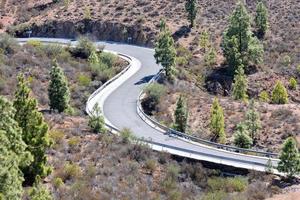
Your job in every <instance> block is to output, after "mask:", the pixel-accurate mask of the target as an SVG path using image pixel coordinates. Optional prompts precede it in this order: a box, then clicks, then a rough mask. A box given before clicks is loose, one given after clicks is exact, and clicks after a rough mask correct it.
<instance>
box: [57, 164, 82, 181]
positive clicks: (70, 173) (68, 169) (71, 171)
mask: <svg viewBox="0 0 300 200" xmlns="http://www.w3.org/2000/svg"><path fill="white" fill-rule="evenodd" d="M79 176H81V169H80V167H79V166H78V165H77V164H70V163H67V164H66V165H65V166H64V168H63V177H61V178H62V179H63V180H70V179H73V178H78V177H79Z"/></svg>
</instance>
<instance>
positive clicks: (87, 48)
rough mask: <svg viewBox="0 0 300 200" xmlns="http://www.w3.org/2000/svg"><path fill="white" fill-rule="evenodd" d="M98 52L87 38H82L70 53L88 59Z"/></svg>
mask: <svg viewBox="0 0 300 200" xmlns="http://www.w3.org/2000/svg"><path fill="white" fill-rule="evenodd" d="M95 51H96V46H95V45H94V43H93V42H92V41H91V40H90V39H88V38H87V37H80V38H79V39H78V43H77V45H76V47H75V48H71V49H70V52H71V54H72V55H73V56H75V57H81V58H85V59H87V58H88V57H89V56H90V55H91V53H92V52H95Z"/></svg>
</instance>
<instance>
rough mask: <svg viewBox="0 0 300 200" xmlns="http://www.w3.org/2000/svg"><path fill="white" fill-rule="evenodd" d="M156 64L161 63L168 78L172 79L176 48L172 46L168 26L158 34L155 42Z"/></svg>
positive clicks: (172, 42) (172, 41)
mask: <svg viewBox="0 0 300 200" xmlns="http://www.w3.org/2000/svg"><path fill="white" fill-rule="evenodd" d="M154 57H155V59H156V63H157V64H159V63H160V64H161V65H162V67H163V68H164V70H165V72H166V76H167V78H168V79H169V80H172V78H173V74H174V66H175V59H176V49H175V47H174V40H173V38H172V36H171V32H170V31H169V30H168V28H167V27H166V28H164V30H162V32H161V33H160V35H159V38H158V40H157V42H156V44H155V54H154Z"/></svg>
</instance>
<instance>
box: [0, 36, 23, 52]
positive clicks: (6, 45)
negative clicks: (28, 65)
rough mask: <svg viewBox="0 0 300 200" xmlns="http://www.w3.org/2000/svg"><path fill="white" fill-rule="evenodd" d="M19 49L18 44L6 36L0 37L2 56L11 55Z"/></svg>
mask: <svg viewBox="0 0 300 200" xmlns="http://www.w3.org/2000/svg"><path fill="white" fill-rule="evenodd" d="M19 48H20V45H19V44H18V42H17V41H16V40H15V39H14V38H12V37H11V36H9V35H8V34H5V33H4V34H1V35H0V49H2V50H3V53H4V54H13V53H15V52H16V51H17V50H18V49H19Z"/></svg>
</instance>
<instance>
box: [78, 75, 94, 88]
mask: <svg viewBox="0 0 300 200" xmlns="http://www.w3.org/2000/svg"><path fill="white" fill-rule="evenodd" d="M91 81H92V80H91V78H90V77H88V76H87V75H84V74H79V76H78V83H79V85H80V86H84V87H87V86H89V85H90V83H91Z"/></svg>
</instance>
